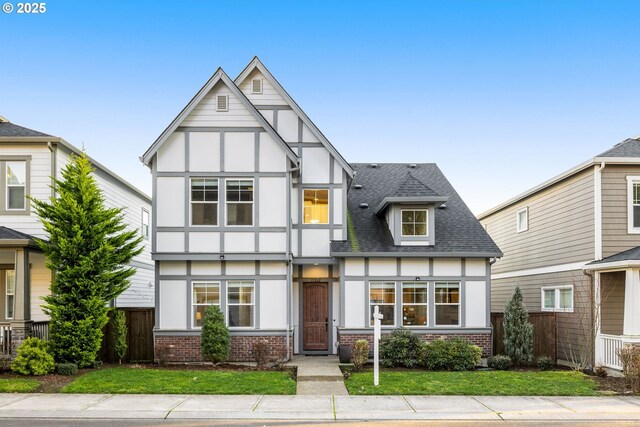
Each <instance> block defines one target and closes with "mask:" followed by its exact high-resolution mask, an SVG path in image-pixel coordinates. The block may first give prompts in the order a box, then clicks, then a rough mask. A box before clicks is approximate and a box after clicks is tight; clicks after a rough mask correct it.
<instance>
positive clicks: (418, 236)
mask: <svg viewBox="0 0 640 427" xmlns="http://www.w3.org/2000/svg"><path fill="white" fill-rule="evenodd" d="M404 211H413V212H416V211H424V214H425V234H404V232H403V230H402V226H403V225H404V222H403V221H402V214H403V213H404ZM414 215H415V214H414ZM413 225H414V227H415V225H416V222H415V216H414V221H413ZM414 230H415V228H414ZM400 237H409V238H412V237H413V238H418V239H426V238H428V237H429V209H427V208H401V209H400Z"/></svg>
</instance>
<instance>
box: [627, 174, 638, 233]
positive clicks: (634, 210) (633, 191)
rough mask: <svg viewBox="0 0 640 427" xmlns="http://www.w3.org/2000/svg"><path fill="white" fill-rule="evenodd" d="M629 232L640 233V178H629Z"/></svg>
mask: <svg viewBox="0 0 640 427" xmlns="http://www.w3.org/2000/svg"><path fill="white" fill-rule="evenodd" d="M627 205H628V206H627V212H628V213H627V231H628V232H629V233H633V234H639V233H640V176H628V177H627Z"/></svg>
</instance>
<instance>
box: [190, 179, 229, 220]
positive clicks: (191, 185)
mask: <svg viewBox="0 0 640 427" xmlns="http://www.w3.org/2000/svg"><path fill="white" fill-rule="evenodd" d="M194 179H215V180H216V181H218V200H217V201H216V202H204V201H203V202H194V201H193V180H194ZM220 181H222V180H221V179H220V178H218V177H215V176H212V177H207V176H191V177H189V225H190V226H192V227H212V228H213V227H220V192H221V189H220ZM225 185H226V184H225ZM225 197H226V194H225ZM194 203H207V204H214V203H215V204H216V205H217V206H216V223H215V224H194V223H193V204H194Z"/></svg>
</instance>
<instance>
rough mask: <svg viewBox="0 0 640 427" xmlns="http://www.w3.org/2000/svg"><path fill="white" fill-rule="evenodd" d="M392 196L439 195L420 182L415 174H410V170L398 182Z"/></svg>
mask: <svg viewBox="0 0 640 427" xmlns="http://www.w3.org/2000/svg"><path fill="white" fill-rule="evenodd" d="M389 196H392V197H419V196H439V194H438V193H436V192H435V191H433V190H432V189H430V188H429V187H428V186H426V185H425V184H424V183H422V182H420V180H419V179H417V178H416V177H415V176H413V175H412V174H411V171H409V173H407V177H406V179H405V180H404V181H402V182H401V183H400V185H399V186H398V188H397V189H396V191H395V192H393V194H390V195H389Z"/></svg>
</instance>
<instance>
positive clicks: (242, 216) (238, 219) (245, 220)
mask: <svg viewBox="0 0 640 427" xmlns="http://www.w3.org/2000/svg"><path fill="white" fill-rule="evenodd" d="M226 185H227V191H226V197H227V198H226V200H227V225H253V180H250V179H228V180H227V182H226Z"/></svg>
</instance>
